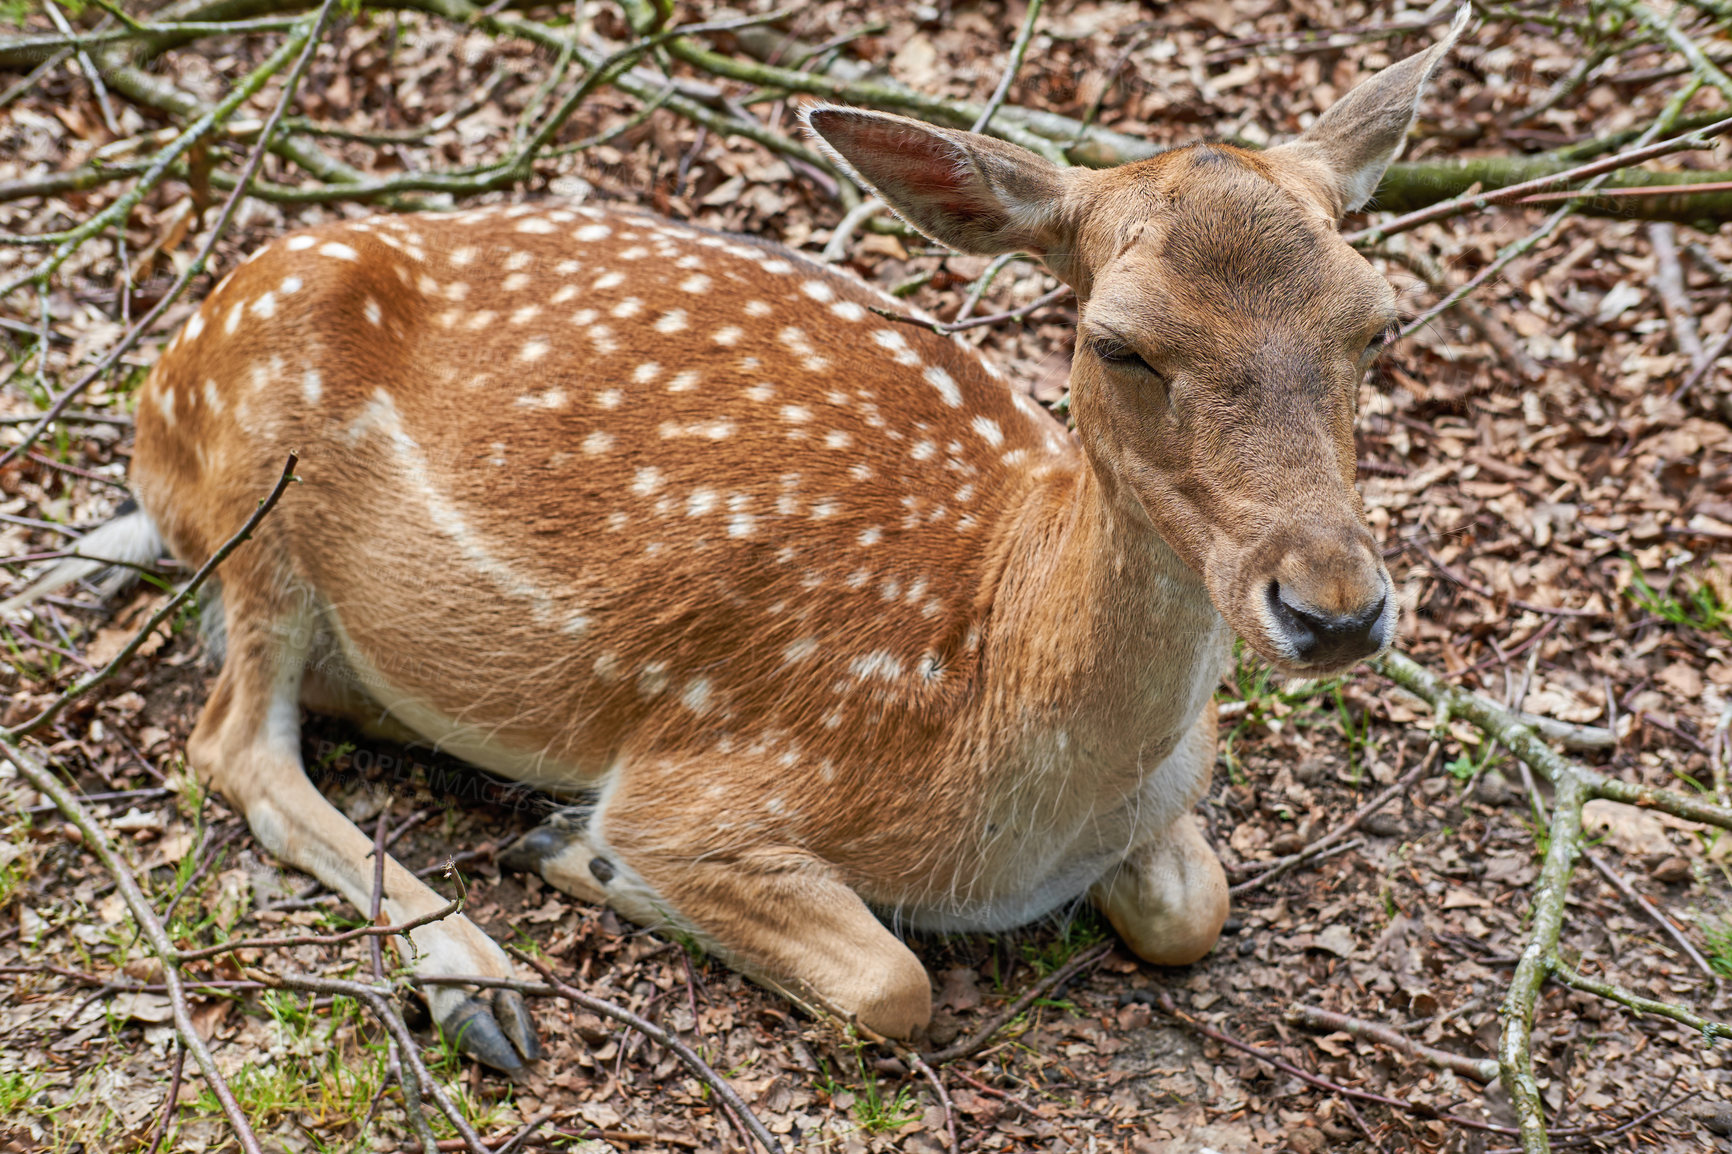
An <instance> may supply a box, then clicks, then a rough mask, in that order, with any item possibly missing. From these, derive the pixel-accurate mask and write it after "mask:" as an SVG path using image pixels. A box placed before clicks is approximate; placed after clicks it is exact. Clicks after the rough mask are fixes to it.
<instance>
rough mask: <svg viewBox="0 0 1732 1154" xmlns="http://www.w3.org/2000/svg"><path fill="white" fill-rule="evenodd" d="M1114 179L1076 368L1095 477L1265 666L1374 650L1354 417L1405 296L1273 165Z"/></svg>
mask: <svg viewBox="0 0 1732 1154" xmlns="http://www.w3.org/2000/svg"><path fill="white" fill-rule="evenodd" d="M1103 176H1104V177H1110V181H1109V180H1103V181H1102V183H1108V184H1109V185H1110V186H1109V187H1107V188H1102V189H1099V190H1097V193H1096V200H1097V203H1098V205H1099V207H1097V208H1096V209H1095V210H1094V211H1092V212H1091V213H1090V214H1089V217H1088V219H1087V220H1086V221H1085V223H1084V224H1083V226H1082V228H1081V229H1080V230H1079V232H1080V235H1079V240H1080V242H1081V243H1080V244H1079V245H1078V254H1079V258H1080V261H1081V263H1082V264H1083V265H1084V266H1085V267H1086V268H1087V284H1088V289H1089V292H1088V297H1087V299H1086V301H1085V303H1084V304H1083V307H1082V309H1081V313H1080V318H1079V323H1078V329H1077V343H1076V356H1075V360H1074V363H1073V367H1072V372H1071V410H1072V412H1073V413H1074V414H1075V418H1076V426H1077V432H1078V434H1079V435H1080V436H1081V439H1082V442H1083V446H1084V448H1085V451H1086V452H1087V453H1088V455H1089V458H1090V462H1091V464H1092V466H1093V468H1094V470H1095V473H1096V475H1097V476H1098V477H1100V478H1101V479H1102V480H1103V481H1104V482H1105V483H1106V485H1107V487H1108V488H1109V490H1111V491H1113V492H1114V494H1115V496H1117V498H1118V499H1119V503H1120V504H1121V505H1123V506H1126V507H1127V508H1128V511H1129V512H1130V514H1131V515H1133V516H1134V515H1136V514H1137V513H1140V514H1142V515H1146V516H1147V518H1148V519H1149V521H1150V522H1151V523H1152V524H1153V525H1154V527H1155V529H1156V531H1157V532H1159V533H1160V535H1161V536H1162V537H1163V538H1164V539H1165V540H1166V541H1167V543H1168V544H1169V545H1171V546H1172V548H1173V549H1174V550H1175V551H1176V552H1177V553H1178V554H1179V556H1180V557H1181V558H1183V559H1184V561H1185V562H1186V564H1188V565H1189V566H1190V567H1191V568H1192V569H1193V570H1195V571H1196V572H1197V573H1198V574H1200V575H1201V576H1202V578H1203V580H1204V583H1205V585H1206V587H1207V588H1208V591H1209V596H1210V598H1211V599H1212V600H1213V601H1214V603H1215V606H1216V608H1217V609H1218V610H1219V611H1220V612H1221V614H1222V615H1223V616H1224V617H1226V618H1227V620H1228V621H1229V622H1230V623H1231V624H1232V625H1233V626H1234V628H1235V629H1236V630H1237V632H1238V633H1239V634H1240V635H1241V636H1242V637H1244V638H1245V639H1246V640H1247V641H1249V642H1250V643H1251V645H1252V646H1253V647H1254V648H1256V650H1257V651H1258V652H1259V653H1261V654H1262V655H1263V656H1264V657H1265V658H1267V659H1268V660H1270V661H1272V662H1274V663H1276V664H1277V665H1278V666H1281V667H1283V668H1285V669H1290V670H1305V671H1308V672H1325V671H1331V670H1336V669H1340V668H1342V667H1344V666H1346V665H1349V664H1351V663H1352V662H1354V661H1356V660H1358V659H1359V658H1362V657H1365V656H1368V655H1370V654H1372V653H1375V652H1377V651H1378V650H1380V649H1381V648H1383V647H1384V646H1385V645H1387V644H1388V643H1389V641H1390V639H1391V637H1392V636H1393V633H1394V628H1395V622H1396V609H1395V601H1394V598H1393V596H1392V595H1391V593H1392V590H1391V586H1390V581H1389V575H1388V573H1387V571H1386V570H1385V569H1384V566H1383V562H1382V558H1381V556H1380V555H1379V551H1378V549H1377V547H1376V543H1375V541H1374V540H1373V539H1372V537H1371V534H1370V532H1369V531H1368V530H1367V528H1366V527H1365V524H1364V521H1363V518H1362V516H1361V510H1360V503H1359V497H1358V494H1357V493H1356V492H1355V490H1354V487H1353V483H1354V473H1355V453H1354V442H1353V420H1354V412H1355V407H1356V400H1357V394H1358V387H1359V382H1360V380H1361V379H1362V378H1363V376H1364V373H1365V370H1366V367H1367V366H1368V364H1369V363H1370V361H1371V359H1372V358H1373V357H1374V356H1375V355H1376V353H1377V352H1378V350H1379V349H1380V348H1381V347H1382V344H1383V342H1384V340H1385V339H1386V336H1387V334H1388V333H1389V331H1390V328H1391V326H1392V324H1393V323H1394V320H1395V302H1394V294H1393V293H1392V292H1391V291H1390V289H1389V286H1388V285H1387V284H1386V283H1385V282H1384V280H1383V278H1382V277H1380V276H1378V275H1377V274H1376V272H1374V271H1373V270H1372V268H1371V267H1370V265H1368V264H1367V263H1366V262H1365V260H1364V259H1363V258H1361V257H1360V256H1359V255H1358V254H1357V253H1355V252H1353V250H1352V249H1350V248H1349V247H1348V246H1347V245H1346V244H1345V243H1343V242H1342V241H1341V239H1340V237H1339V236H1338V235H1337V233H1336V229H1335V219H1334V216H1333V213H1332V212H1331V211H1330V210H1329V207H1328V206H1326V205H1325V204H1322V203H1319V201H1318V199H1317V198H1316V196H1315V194H1314V192H1313V191H1312V190H1311V189H1310V188H1309V187H1308V186H1307V184H1306V183H1305V182H1304V181H1303V180H1301V179H1295V178H1294V176H1293V175H1292V174H1290V173H1288V172H1286V171H1284V170H1283V168H1282V166H1281V164H1280V163H1279V161H1278V159H1275V160H1265V159H1264V158H1262V157H1259V156H1257V155H1255V154H1250V153H1242V152H1239V151H1238V150H1232V149H1222V148H1214V147H1210V146H1198V147H1194V148H1188V149H1183V150H1180V151H1177V152H1173V153H1168V154H1165V155H1163V156H1161V157H1158V158H1156V159H1154V160H1151V161H1146V162H1144V163H1143V164H1141V165H1135V166H1127V168H1125V169H1121V170H1117V171H1115V172H1113V173H1111V174H1103ZM1138 205H1142V206H1144V207H1143V208H1142V209H1141V211H1140V212H1139V211H1137V206H1138ZM1109 206H1110V207H1109Z"/></svg>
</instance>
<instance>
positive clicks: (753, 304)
mask: <svg viewBox="0 0 1732 1154" xmlns="http://www.w3.org/2000/svg"><path fill="white" fill-rule="evenodd" d="M774 311H775V310H774V309H772V308H771V307H770V306H769V304H767V303H766V302H764V301H758V300H751V301H747V302H746V315H747V316H749V317H767V316H769V315H770V314H771V313H772V312H774Z"/></svg>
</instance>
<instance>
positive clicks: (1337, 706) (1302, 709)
mask: <svg viewBox="0 0 1732 1154" xmlns="http://www.w3.org/2000/svg"><path fill="white" fill-rule="evenodd" d="M1232 682H1233V688H1234V689H1235V690H1236V691H1237V692H1238V699H1239V700H1242V701H1243V702H1244V703H1245V711H1244V712H1243V713H1241V714H1240V715H1239V718H1238V720H1237V721H1236V722H1235V723H1234V725H1233V727H1232V728H1231V729H1229V730H1227V732H1226V733H1225V734H1223V735H1222V739H1221V742H1220V757H1221V760H1222V763H1223V764H1224V765H1225V766H1226V769H1227V776H1228V778H1229V779H1230V780H1231V781H1232V782H1233V784H1234V785H1243V784H1244V782H1245V774H1244V770H1243V768H1242V766H1241V765H1240V762H1239V757H1238V744H1239V741H1240V739H1241V738H1242V737H1243V736H1244V735H1245V734H1246V733H1248V732H1250V731H1251V730H1252V729H1254V728H1257V727H1258V726H1264V727H1267V728H1269V729H1272V730H1279V729H1280V728H1281V727H1282V726H1286V725H1291V726H1294V727H1295V728H1301V729H1303V728H1312V727H1318V726H1328V727H1331V728H1334V729H1336V730H1338V731H1339V733H1340V734H1341V736H1342V737H1343V738H1344V739H1345V741H1346V743H1347V762H1348V767H1349V769H1350V770H1351V772H1352V774H1353V776H1354V778H1355V780H1357V779H1358V777H1359V775H1360V773H1361V771H1362V769H1363V767H1364V766H1365V765H1366V764H1368V763H1369V762H1370V760H1371V759H1372V758H1373V757H1374V756H1375V755H1376V752H1377V745H1376V742H1375V741H1373V739H1372V729H1371V717H1370V715H1369V713H1368V712H1366V711H1362V712H1361V713H1360V714H1359V716H1357V717H1355V716H1354V712H1353V709H1352V708H1351V707H1350V706H1349V705H1348V703H1347V697H1346V694H1345V693H1344V692H1343V690H1344V687H1345V686H1346V679H1345V678H1340V677H1331V678H1325V679H1323V680H1320V681H1304V682H1300V683H1298V684H1296V685H1294V686H1293V687H1292V688H1291V689H1287V688H1283V687H1282V684H1281V681H1280V677H1279V675H1278V674H1277V673H1276V672H1275V671H1274V670H1273V669H1271V668H1270V667H1269V666H1268V665H1267V664H1266V663H1265V662H1264V661H1263V659H1262V658H1260V657H1258V656H1257V655H1256V653H1255V652H1253V651H1252V650H1251V648H1250V647H1249V646H1247V645H1246V644H1245V643H1244V641H1242V640H1237V641H1234V642H1233V673H1232ZM1227 700H1232V699H1231V698H1228V699H1227Z"/></svg>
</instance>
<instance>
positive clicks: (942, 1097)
mask: <svg viewBox="0 0 1732 1154" xmlns="http://www.w3.org/2000/svg"><path fill="white" fill-rule="evenodd" d="M902 1056H903V1058H904V1060H906V1061H907V1062H908V1064H909V1065H910V1066H913V1067H914V1068H915V1069H916V1070H918V1071H919V1072H920V1076H921V1077H923V1078H925V1079H926V1081H927V1083H928V1084H930V1085H931V1087H932V1092H933V1093H934V1094H936V1095H938V1105H939V1106H940V1107H941V1108H942V1109H943V1110H944V1131H945V1134H946V1136H948V1138H949V1139H950V1154H957V1150H958V1149H959V1147H958V1146H957V1144H956V1108H955V1107H954V1106H952V1105H951V1104H950V1094H949V1093H948V1092H946V1091H945V1089H944V1079H942V1078H940V1077H939V1076H938V1071H936V1070H934V1069H933V1068H932V1067H931V1066H929V1065H927V1064H926V1059H924V1058H922V1057H921V1056H920V1055H919V1054H917V1053H915V1052H914V1051H913V1050H907V1051H904V1053H903V1055H902Z"/></svg>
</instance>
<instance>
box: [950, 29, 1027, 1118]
mask: <svg viewBox="0 0 1732 1154" xmlns="http://www.w3.org/2000/svg"><path fill="white" fill-rule="evenodd" d="M1041 3H1042V0H1028V12H1027V13H1026V14H1025V15H1024V16H1023V18H1022V28H1021V29H1019V30H1018V31H1017V34H1016V43H1015V44H1012V45H1011V47H1010V59H1008V60H1006V61H1005V62H1004V74H1003V75H1001V76H1000V77H999V78H998V87H997V88H995V89H993V90H992V99H990V100H988V101H987V102H986V107H985V108H982V109H981V110H980V115H979V116H977V117H975V120H974V125H973V127H972V128H970V129H969V131H971V132H985V131H986V129H987V126H988V125H990V124H991V123H992V118H993V115H994V114H995V113H997V112H998V109H999V106H1000V105H1001V104H1003V103H1004V98H1005V97H1006V96H1008V95H1009V94H1010V85H1011V82H1012V81H1014V80H1015V79H1016V74H1017V73H1018V72H1020V71H1021V70H1022V58H1023V57H1024V56H1025V55H1027V54H1028V45H1029V41H1031V40H1033V39H1034V25H1035V22H1036V21H1037V20H1039V19H1040V8H1041ZM950 1143H951V1146H952V1147H953V1148H954V1147H955V1145H956V1134H955V1132H954V1131H952V1133H951V1135H950Z"/></svg>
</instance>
